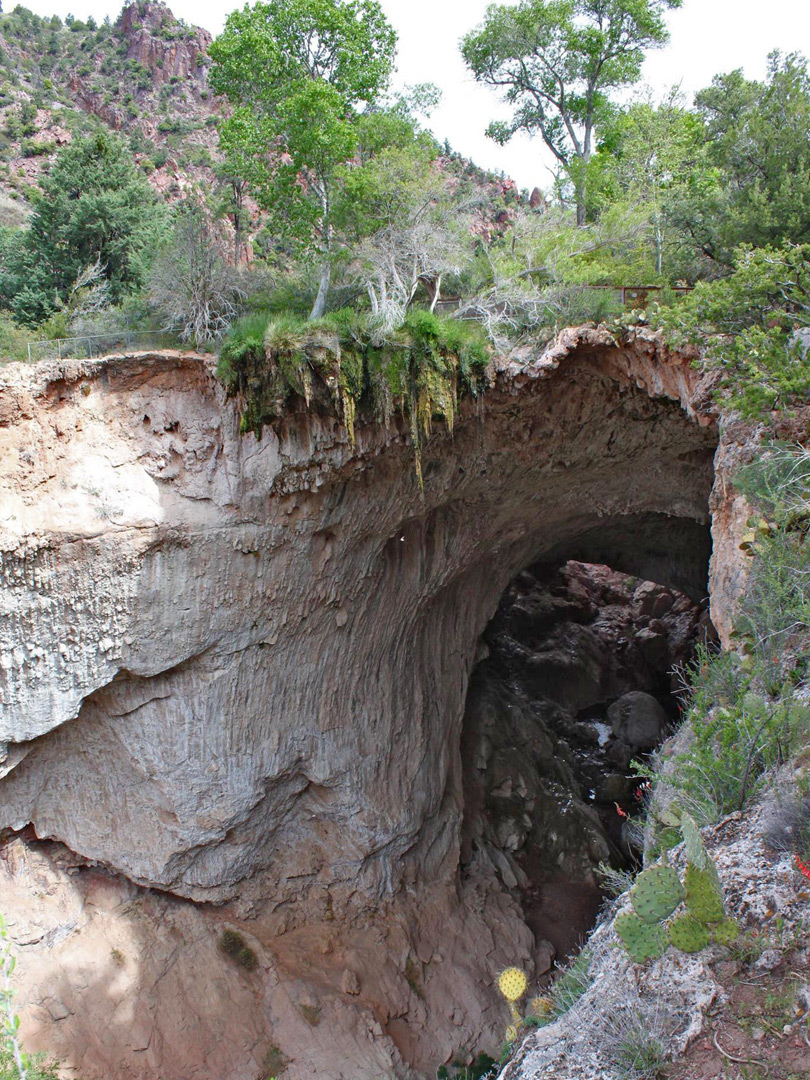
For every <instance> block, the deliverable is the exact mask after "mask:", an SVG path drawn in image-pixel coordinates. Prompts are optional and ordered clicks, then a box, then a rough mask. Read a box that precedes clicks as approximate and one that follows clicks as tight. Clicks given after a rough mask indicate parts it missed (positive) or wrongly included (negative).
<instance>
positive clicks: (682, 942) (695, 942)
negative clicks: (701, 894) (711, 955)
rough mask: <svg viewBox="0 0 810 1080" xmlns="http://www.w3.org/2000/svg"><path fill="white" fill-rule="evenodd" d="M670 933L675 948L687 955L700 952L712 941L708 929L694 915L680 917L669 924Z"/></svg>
mask: <svg viewBox="0 0 810 1080" xmlns="http://www.w3.org/2000/svg"><path fill="white" fill-rule="evenodd" d="M668 931H669V940H670V941H671V942H672V944H673V945H674V946H675V948H676V949H680V950H681V952H685V953H696V952H700V950H701V949H705V948H706V946H707V945H708V944H709V942H710V941H711V936H710V934H709V931H708V929H707V928H706V927H705V926H704V925H703V923H701V922H698V920H697V919H696V918H695V917H694V915H689V914H683V915H678V917H677V918H675V919H673V920H672V922H671V923H670V924H669V927H668Z"/></svg>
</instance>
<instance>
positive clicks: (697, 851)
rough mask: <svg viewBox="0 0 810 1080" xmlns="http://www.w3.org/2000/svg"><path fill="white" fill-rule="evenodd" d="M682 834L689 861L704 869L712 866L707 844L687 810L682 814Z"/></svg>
mask: <svg viewBox="0 0 810 1080" xmlns="http://www.w3.org/2000/svg"><path fill="white" fill-rule="evenodd" d="M681 835H682V836H683V842H684V846H685V848H686V858H687V861H688V862H690V863H692V864H693V865H694V866H698V867H701V868H702V869H705V867H707V866H711V865H712V861H711V859H710V858H709V853H708V852H707V851H706V845H705V844H704V843H703V837H702V836H701V835H700V829H698V827H697V825H696V824H695V822H694V821H693V819H692V818H691V817H690V816H689V814H687V813H686V812H685V811H684V813H683V814H682V815H681Z"/></svg>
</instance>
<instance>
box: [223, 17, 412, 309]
mask: <svg viewBox="0 0 810 1080" xmlns="http://www.w3.org/2000/svg"><path fill="white" fill-rule="evenodd" d="M313 43H314V44H313ZM395 43H396V36H395V34H394V32H393V30H392V29H391V27H390V26H389V25H388V23H387V21H386V19H385V16H384V14H383V11H382V8H381V7H380V5H379V4H378V3H377V0H285V2H283V3H282V2H281V0H270V2H268V3H262V2H259V3H257V4H256V5H255V6H254V7H253V8H252V9H251V8H247V7H246V8H245V9H244V10H243V11H236V12H233V13H232V14H231V15H229V17H228V20H227V23H226V25H225V30H224V31H223V33H222V34H221V35H220V37H219V38H217V40H216V41H215V42H214V43H213V45H212V46H211V56H212V58H213V59H214V68H213V70H212V73H211V82H212V86H213V87H214V89H215V90H216V91H217V92H218V93H221V94H224V95H225V96H227V97H228V99H229V100H230V101H231V103H232V105H233V106H234V108H233V111H232V114H231V115H230V116H229V117H228V118H227V119H226V120H225V121H224V122H223V123H222V125H221V127H220V139H221V145H222V148H223V150H224V152H225V154H226V156H227V157H228V159H229V161H230V162H231V163H232V165H233V169H234V171H235V172H236V173H237V174H238V175H240V176H242V177H244V178H245V179H247V180H248V181H249V182H250V183H251V185H252V186H253V188H254V190H255V192H256V193H257V195H258V198H259V199H260V201H261V203H262V205H263V207H264V208H265V210H266V211H267V212H268V214H269V217H270V222H271V227H272V228H273V229H274V230H275V231H276V232H277V233H278V235H279V236H282V237H285V238H286V239H287V240H288V241H290V242H293V243H294V244H295V245H296V246H297V248H298V249H299V250H300V251H301V252H302V253H305V254H313V255H315V256H317V258H318V260H319V262H320V263H321V267H322V271H321V287H320V289H319V295H318V299H317V301H316V304H315V306H314V308H313V316H314V317H316V316H320V315H322V314H323V312H324V310H325V302H326V295H327V292H328V289H329V280H330V274H331V255H332V233H333V228H334V223H333V213H334V207H333V195H332V189H333V185H334V183H335V181H336V179H337V172H338V169H339V168H340V166H341V165H342V164H343V163H344V162H346V161H348V160H349V159H350V158H352V157H353V155H354V153H355V151H356V150H357V147H358V133H357V129H356V125H357V116H358V113H357V109H358V108H359V106H360V105H361V104H370V103H373V102H374V101H375V99H376V98H377V97H378V96H379V95H380V93H381V92H382V91H383V90H384V89H385V87H386V85H387V83H388V80H389V78H390V75H391V70H392V67H393V60H394V49H395Z"/></svg>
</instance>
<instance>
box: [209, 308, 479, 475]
mask: <svg viewBox="0 0 810 1080" xmlns="http://www.w3.org/2000/svg"><path fill="white" fill-rule="evenodd" d="M262 327H263V330H262ZM488 363H489V351H488V347H487V344H486V339H485V337H484V334H483V332H482V331H481V329H480V327H478V326H477V325H475V324H472V323H461V322H458V321H456V320H453V319H444V318H439V317H437V316H435V315H431V314H430V313H429V312H426V311H412V312H410V313H409V315H408V317H407V319H406V320H405V322H404V324H403V325H402V326H401V327H400V328H399V329H398V330H396V331H395V332H394V333H393V334H391V335H390V336H388V337H385V336H382V337H381V336H380V334H379V330H378V329H377V328H375V326H374V323H373V322H372V321H370V320H368V319H363V318H362V317H360V316H358V315H357V314H356V313H355V312H352V311H341V312H335V313H333V314H330V315H327V316H325V317H324V318H323V319H319V320H309V321H306V320H304V319H302V318H297V317H295V316H291V315H286V316H278V317H275V318H272V319H270V318H268V317H267V316H261V315H251V316H249V317H245V318H243V319H241V320H239V321H238V322H237V323H236V324H235V325H234V326H233V328H232V329H231V332H230V333H229V334H228V336H227V337H226V339H225V341H224V342H223V346H222V351H221V357H220V363H219V367H218V374H219V377H220V378H221V379H222V380H223V382H224V383H225V385H226V387H227V388H228V390H229V391H230V392H231V393H240V394H242V395H244V397H245V400H246V406H245V411H244V414H243V420H242V423H243V429H244V430H250V431H256V432H257V433H258V432H260V431H261V429H262V427H263V425H264V424H266V423H270V422H272V421H273V420H275V419H276V418H278V417H280V416H282V415H283V414H284V412H285V410H286V409H287V408H288V407H289V403H290V399H291V397H292V396H293V395H295V396H297V397H299V398H302V399H303V400H304V402H305V404H306V405H307V407H309V406H310V405H312V404H315V405H318V406H319V407H320V408H323V409H327V410H331V411H334V412H336V413H337V415H338V416H339V417H340V418H341V420H342V421H343V423H344V424H345V425H346V428H347V430H348V432H349V437H350V438H351V439H353V438H354V418H355V413H356V410H357V409H358V408H359V407H361V405H363V404H366V403H367V404H368V407H369V408H370V409H371V410H372V411H373V413H374V415H375V416H376V417H377V419H378V420H380V421H382V422H385V423H388V421H389V420H390V418H391V416H392V415H393V413H394V412H399V413H402V414H403V415H407V416H408V417H409V418H410V425H411V434H412V438H413V444H414V450H415V454H416V461H417V471H419V462H420V447H421V439H422V438H423V437H424V436H425V435H426V434H428V433H429V432H430V429H431V426H432V423H433V420H434V419H435V418H436V417H439V418H441V419H443V420H444V421H445V422H446V423H447V425H448V426H449V427H451V428H452V425H453V420H454V417H455V413H456V409H457V406H458V398H459V395H460V394H463V393H467V394H472V395H477V394H478V393H479V392H480V390H481V389H482V388H483V385H484V372H485V369H486V367H487V365H488ZM420 475H421V474H420Z"/></svg>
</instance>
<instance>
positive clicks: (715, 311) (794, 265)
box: [660, 244, 810, 418]
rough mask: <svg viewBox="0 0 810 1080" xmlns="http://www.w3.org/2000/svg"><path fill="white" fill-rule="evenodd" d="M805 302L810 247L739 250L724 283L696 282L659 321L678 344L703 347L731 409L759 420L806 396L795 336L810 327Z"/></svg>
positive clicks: (808, 371)
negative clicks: (687, 293)
mask: <svg viewBox="0 0 810 1080" xmlns="http://www.w3.org/2000/svg"><path fill="white" fill-rule="evenodd" d="M808 296H810V245H808V244H804V245H798V246H793V245H791V246H788V247H785V248H781V249H778V250H777V249H773V248H762V249H752V248H750V247H746V248H740V249H739V250H738V251H737V253H736V256H735V267H734V272H733V273H732V274H731V275H730V276H729V277H727V278H725V279H722V280H720V281H712V282H699V283H698V284H697V286H696V287H695V289H694V291H693V292H692V293H691V294H690V295H689V296H688V297H687V298H686V299H685V300H684V301H683V302H682V303H679V304H677V305H675V306H673V307H671V308H668V309H666V310H665V311H663V312H662V313H661V318H660V323H661V325H662V327H663V328H664V330H665V331H666V332H667V333H668V334H669V335H670V336H671V337H672V338H673V339H674V340H675V341H676V342H680V343H684V342H686V343H692V344H698V345H700V346H702V348H703V349H704V350H705V352H706V355H707V358H708V360H707V362H708V364H709V365H710V366H712V367H714V368H716V369H717V370H718V371H719V372H720V375H721V385H722V388H723V392H724V395H725V397H726V398H727V401H728V404H729V405H730V406H731V407H732V408H734V409H739V410H740V412H741V413H742V414H743V415H744V416H747V417H750V418H759V417H761V416H762V415H763V414H764V413H766V412H767V411H769V410H772V409H776V408H788V407H791V406H793V405H797V404H803V403H804V402H805V401H806V400H807V397H808V395H810V362H808V359H807V355H806V353H807V346H806V344H805V343H804V342H803V339H802V338H801V336H800V335H798V334H797V331H799V330H801V329H802V328H804V327H808V326H810V300H808Z"/></svg>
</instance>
